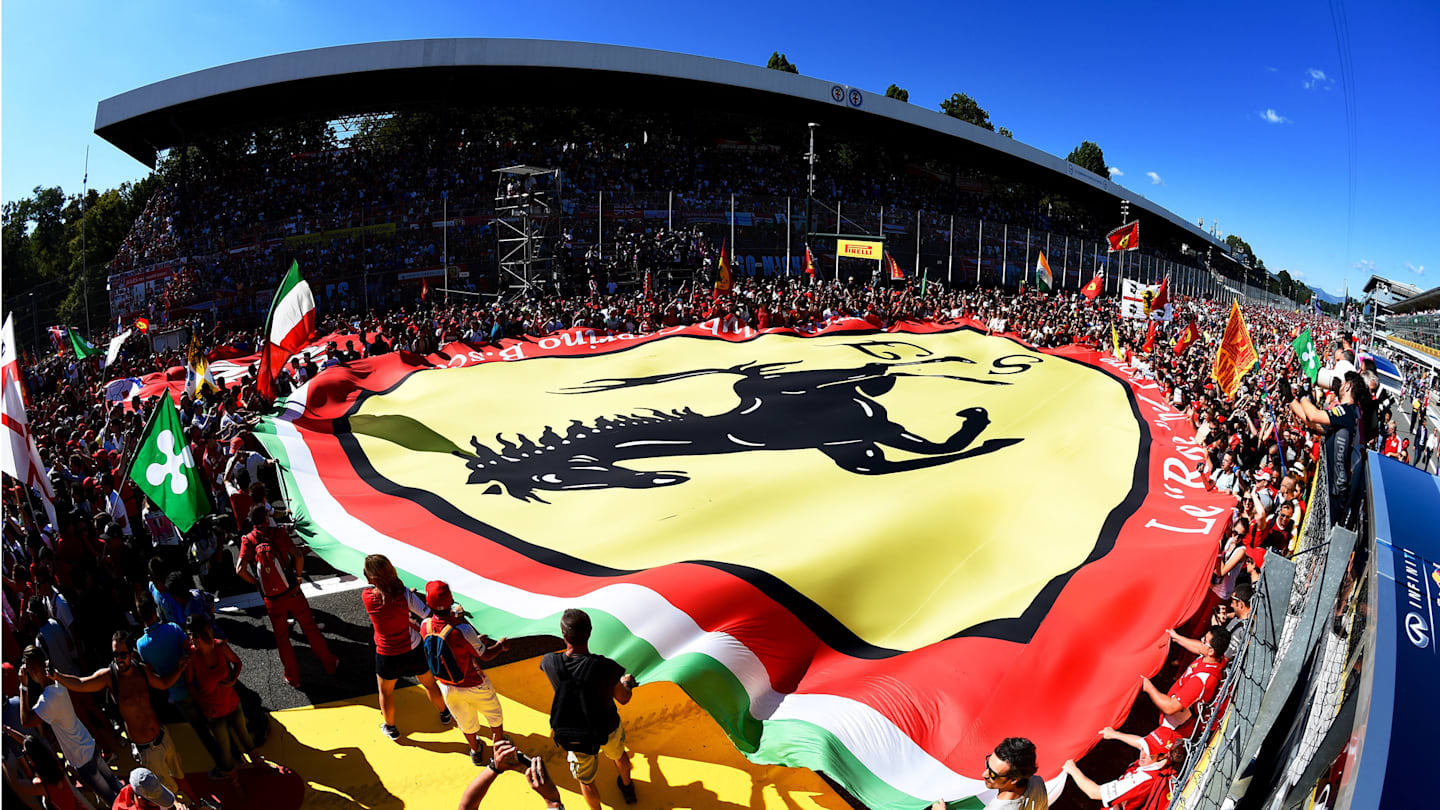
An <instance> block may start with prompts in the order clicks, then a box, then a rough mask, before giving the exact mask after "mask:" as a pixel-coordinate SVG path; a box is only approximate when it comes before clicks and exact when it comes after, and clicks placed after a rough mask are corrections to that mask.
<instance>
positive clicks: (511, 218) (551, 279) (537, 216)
mask: <svg viewBox="0 0 1440 810" xmlns="http://www.w3.org/2000/svg"><path fill="white" fill-rule="evenodd" d="M495 174H496V176H497V180H496V185H495V238H496V242H497V249H496V255H497V256H498V257H499V260H500V284H499V288H500V290H501V291H502V292H501V295H502V296H504V297H507V298H518V297H521V296H524V295H526V294H528V293H529V292H530V291H531V290H537V289H539V288H540V286H541V285H543V284H546V283H551V284H553V283H556V282H557V281H558V280H557V279H556V278H555V245H554V240H555V232H556V229H557V228H558V226H559V219H560V216H561V213H562V212H561V208H560V197H561V192H562V183H561V177H560V170H559V169H545V168H541V167H539V166H508V167H506V168H503V169H496V170H495ZM504 290H508V291H509V292H508V294H507V293H505V292H504Z"/></svg>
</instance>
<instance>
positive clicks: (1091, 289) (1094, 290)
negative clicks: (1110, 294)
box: [1080, 273, 1105, 301]
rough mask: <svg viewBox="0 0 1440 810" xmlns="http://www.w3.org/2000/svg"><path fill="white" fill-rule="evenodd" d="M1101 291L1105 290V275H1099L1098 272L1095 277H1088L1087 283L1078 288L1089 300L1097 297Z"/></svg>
mask: <svg viewBox="0 0 1440 810" xmlns="http://www.w3.org/2000/svg"><path fill="white" fill-rule="evenodd" d="M1103 292H1105V277H1104V276H1102V275H1099V274H1098V273H1097V274H1096V276H1095V278H1092V279H1090V283H1089V284H1086V285H1085V286H1084V287H1082V288H1081V289H1080V294H1081V295H1083V296H1085V297H1086V298H1089V299H1090V300H1091V301H1094V300H1095V299H1096V298H1099V297H1100V293H1103Z"/></svg>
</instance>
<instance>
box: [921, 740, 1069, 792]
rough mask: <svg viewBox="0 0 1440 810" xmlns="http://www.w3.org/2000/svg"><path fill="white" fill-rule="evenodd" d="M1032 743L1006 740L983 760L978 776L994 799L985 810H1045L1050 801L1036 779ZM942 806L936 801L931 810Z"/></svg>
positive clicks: (1033, 746) (1042, 781)
mask: <svg viewBox="0 0 1440 810" xmlns="http://www.w3.org/2000/svg"><path fill="white" fill-rule="evenodd" d="M1036 770H1037V765H1036V760H1035V743H1033V742H1030V741H1029V740H1027V739H1025V738H1024V737H1006V738H1005V739H1003V740H1001V741H1000V744H999V745H997V746H995V751H994V753H992V754H990V755H989V756H987V757H985V767H984V769H983V770H982V771H981V772H980V775H981V777H982V778H983V779H984V780H985V789H986V790H993V791H995V798H994V799H992V800H991V801H990V803H989V804H987V805H985V807H986V810H1049V807H1050V798H1049V796H1047V795H1046V793H1045V780H1044V779H1041V778H1040V777H1039V776H1037V775H1036V773H1035V771H1036ZM944 807H945V802H943V801H937V802H935V804H934V805H932V808H935V809H936V810H943V808H944Z"/></svg>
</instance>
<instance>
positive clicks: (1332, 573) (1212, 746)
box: [1174, 464, 1363, 810]
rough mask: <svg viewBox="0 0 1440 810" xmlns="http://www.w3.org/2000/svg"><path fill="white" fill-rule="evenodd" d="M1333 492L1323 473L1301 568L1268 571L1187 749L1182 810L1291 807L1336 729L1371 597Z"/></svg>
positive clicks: (1286, 564) (1300, 552) (1272, 563)
mask: <svg viewBox="0 0 1440 810" xmlns="http://www.w3.org/2000/svg"><path fill="white" fill-rule="evenodd" d="M1328 491H1329V490H1328V481H1327V474H1326V469H1325V465H1323V464H1322V465H1319V466H1318V467H1317V474H1316V477H1315V480H1314V482H1313V486H1312V489H1311V494H1310V498H1309V500H1308V501H1307V503H1308V504H1309V506H1310V508H1309V511H1308V512H1307V514H1306V517H1305V525H1304V528H1303V529H1302V531H1301V534H1300V537H1299V539H1298V541H1297V542H1296V545H1295V548H1294V549H1293V554H1292V556H1291V558H1290V559H1288V560H1287V559H1284V558H1277V557H1276V556H1275V555H1272V556H1271V557H1270V558H1269V559H1267V561H1266V564H1265V567H1264V571H1263V574H1262V576H1261V579H1260V583H1259V586H1258V587H1257V589H1256V594H1255V599H1254V602H1253V606H1254V610H1255V612H1254V614H1253V616H1252V619H1251V621H1250V622H1249V623H1248V625H1247V626H1246V628H1245V631H1244V632H1245V635H1244V636H1243V648H1242V652H1241V653H1240V655H1238V656H1237V658H1236V660H1234V661H1231V662H1230V664H1229V667H1228V669H1227V672H1226V675H1225V679H1224V681H1223V683H1222V685H1221V688H1220V691H1219V694H1218V695H1217V697H1216V699H1215V705H1216V706H1217V707H1219V708H1218V710H1217V711H1216V712H1214V713H1213V714H1212V715H1211V716H1210V717H1209V718H1207V720H1206V722H1205V723H1203V724H1202V725H1201V726H1200V728H1199V730H1198V731H1197V733H1196V735H1195V736H1194V737H1192V738H1191V739H1190V740H1189V741H1187V747H1188V749H1189V751H1188V752H1189V754H1190V756H1189V758H1188V759H1187V762H1186V767H1185V769H1184V770H1183V772H1182V773H1181V774H1180V775H1179V777H1177V779H1176V782H1175V784H1176V787H1177V788H1178V789H1179V794H1178V796H1177V798H1176V799H1175V805H1174V806H1176V807H1178V808H1184V809H1185V810H1194V809H1195V808H1203V809H1204V810H1212V809H1214V810H1218V809H1219V808H1222V807H1229V806H1233V804H1234V803H1235V802H1236V801H1238V800H1239V799H1240V798H1241V797H1244V796H1245V795H1246V794H1247V793H1248V792H1249V791H1250V790H1251V789H1252V788H1253V789H1255V790H1259V791H1263V792H1264V797H1265V798H1266V801H1267V802H1268V805H1267V806H1271V807H1279V806H1281V803H1282V802H1283V801H1284V798H1285V793H1286V790H1287V789H1288V788H1289V787H1290V786H1292V785H1296V784H1300V783H1301V781H1300V780H1301V776H1302V775H1303V774H1304V773H1305V771H1306V768H1307V767H1308V766H1309V765H1310V763H1311V759H1312V758H1313V756H1314V754H1315V752H1316V750H1317V749H1318V747H1319V744H1320V741H1321V740H1322V739H1323V738H1324V737H1325V736H1326V733H1327V732H1328V731H1329V729H1330V726H1331V724H1332V723H1333V721H1334V718H1335V716H1336V711H1337V709H1338V707H1339V705H1340V702H1341V700H1342V699H1343V696H1344V694H1346V692H1345V690H1344V689H1342V688H1341V686H1342V676H1343V674H1344V673H1345V672H1346V671H1347V668H1346V665H1347V662H1349V661H1350V660H1351V653H1353V651H1354V647H1355V644H1356V643H1357V642H1358V641H1359V638H1360V633H1359V632H1358V627H1357V621H1356V612H1355V606H1356V605H1357V604H1359V602H1360V601H1362V600H1363V597H1362V595H1361V593H1360V589H1359V588H1357V587H1355V583H1356V582H1357V581H1358V580H1359V579H1362V577H1360V576H1359V571H1358V570H1357V569H1358V568H1359V566H1362V565H1363V555H1354V554H1353V552H1354V551H1355V549H1356V534H1355V533H1354V532H1352V531H1349V530H1348V529H1345V528H1343V527H1338V526H1336V527H1332V526H1331V520H1330V514H1329V498H1328V496H1327V493H1328ZM1297 700H1298V701H1300V702H1299V703H1298V704H1297ZM1297 705H1298V710H1297ZM1282 718H1283V719H1282ZM1282 722H1284V723H1289V724H1290V728H1289V730H1288V732H1286V731H1285V729H1283V728H1281V726H1280V724H1281V723H1282ZM1276 739H1281V740H1282V742H1281V743H1280V744H1278V745H1277V744H1275V743H1274V740H1276ZM1267 742H1269V743H1270V744H1269V745H1266V743H1267Z"/></svg>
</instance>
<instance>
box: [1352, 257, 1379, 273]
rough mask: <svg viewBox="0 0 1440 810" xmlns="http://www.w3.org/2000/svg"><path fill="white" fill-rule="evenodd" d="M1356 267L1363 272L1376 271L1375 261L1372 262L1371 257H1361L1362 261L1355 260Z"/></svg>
mask: <svg viewBox="0 0 1440 810" xmlns="http://www.w3.org/2000/svg"><path fill="white" fill-rule="evenodd" d="M1355 269H1356V270H1359V271H1360V272H1362V273H1374V272H1375V262H1372V261H1370V260H1369V259H1361V260H1360V261H1358V262H1355Z"/></svg>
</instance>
